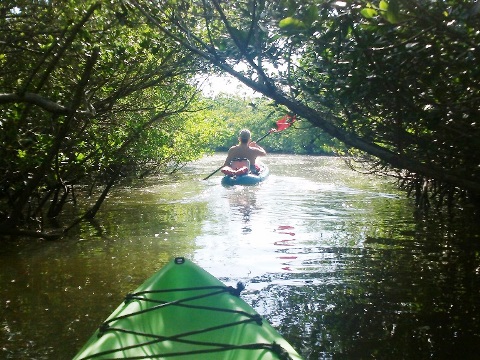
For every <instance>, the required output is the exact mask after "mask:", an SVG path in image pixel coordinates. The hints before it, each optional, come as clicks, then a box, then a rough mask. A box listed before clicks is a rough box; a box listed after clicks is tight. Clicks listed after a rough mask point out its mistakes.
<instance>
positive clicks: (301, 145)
mask: <svg viewBox="0 0 480 360" xmlns="http://www.w3.org/2000/svg"><path fill="white" fill-rule="evenodd" d="M207 103H210V107H209V113H210V114H212V116H213V117H214V118H215V119H218V120H219V121H222V123H223V124H224V130H223V132H222V134H223V136H220V134H217V136H216V139H215V141H214V142H213V143H212V144H213V145H214V149H215V150H216V151H227V150H228V148H229V147H230V146H232V145H234V144H236V143H237V142H238V133H239V130H241V129H244V128H246V129H249V130H250V131H251V132H252V137H253V140H257V139H260V138H262V137H263V136H264V135H265V134H267V133H268V132H269V131H270V130H271V129H276V128H277V126H276V121H278V120H280V119H282V118H283V117H284V116H285V114H286V113H288V111H287V109H285V108H284V107H282V106H276V105H275V104H274V103H272V101H270V100H268V99H265V98H264V97H252V98H241V97H238V96H232V95H228V94H226V93H220V94H219V95H218V96H216V97H215V98H213V99H211V100H209V101H208V102H207ZM202 115H203V116H207V117H208V116H209V115H208V114H207V113H206V112H205V111H204V112H202ZM261 145H262V147H264V148H265V149H266V150H267V152H281V153H291V154H310V155H332V154H335V153H338V152H340V151H342V150H341V149H342V148H343V147H342V145H341V144H340V143H339V142H336V141H335V140H334V139H332V138H331V137H330V136H328V135H327V134H325V133H324V132H323V131H321V130H320V129H318V128H313V127H312V126H311V125H310V124H308V123H302V122H301V121H300V122H295V123H294V124H293V126H291V127H290V128H289V129H288V130H287V131H283V132H282V133H281V134H280V133H278V134H276V133H272V134H270V136H268V137H265V138H264V139H262V142H261Z"/></svg>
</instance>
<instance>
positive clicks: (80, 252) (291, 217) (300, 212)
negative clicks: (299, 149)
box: [0, 155, 480, 359]
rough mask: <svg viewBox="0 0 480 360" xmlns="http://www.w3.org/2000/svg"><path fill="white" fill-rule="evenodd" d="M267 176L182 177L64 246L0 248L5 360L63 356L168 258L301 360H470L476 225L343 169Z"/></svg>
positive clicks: (479, 245)
mask: <svg viewBox="0 0 480 360" xmlns="http://www.w3.org/2000/svg"><path fill="white" fill-rule="evenodd" d="M266 160H267V161H268V164H269V166H270V169H271V175H270V177H269V179H268V180H267V181H266V182H265V183H262V184H260V185H259V186H254V187H232V188H224V187H222V186H221V185H220V176H219V175H218V176H213V177H211V178H210V179H209V180H207V181H203V180H201V179H202V177H204V176H205V175H207V174H208V173H209V172H210V171H212V169H215V168H217V167H218V164H220V163H221V162H222V156H221V155H216V156H213V157H208V158H205V159H202V160H201V161H199V162H196V163H194V164H192V165H190V166H188V167H187V168H186V169H185V170H184V171H183V172H182V173H181V174H178V175H175V176H173V177H166V178H150V179H147V180H145V181H143V182H141V183H139V184H135V185H133V186H129V187H122V188H117V189H116V190H115V191H114V192H113V193H112V194H111V195H110V196H109V198H108V200H107V202H106V203H105V205H104V207H103V208H102V211H101V212H100V213H99V214H98V216H97V221H96V222H95V223H91V224H90V223H84V224H82V225H81V226H80V227H79V228H78V229H76V231H75V232H74V233H72V234H71V235H70V236H69V237H68V238H65V239H62V240H60V241H52V242H42V241H38V240H27V241H24V242H20V243H11V242H6V243H4V244H3V246H2V249H1V250H0V301H1V306H2V315H1V317H0V321H1V327H0V344H1V347H0V358H5V359H69V358H71V357H72V356H73V355H74V354H75V353H76V351H77V350H78V349H79V348H80V347H81V345H82V344H83V343H84V342H85V341H86V340H87V338H88V337H89V336H90V335H91V334H92V333H93V331H94V329H95V327H96V326H98V325H99V324H100V323H101V322H102V321H103V320H104V319H105V318H106V317H107V316H108V315H109V314H110V312H111V311H112V310H113V309H114V308H115V307H116V306H117V305H118V304H119V303H120V302H121V301H122V299H123V296H124V295H125V294H126V293H128V292H129V291H132V290H134V289H135V287H136V286H137V285H139V284H140V283H141V282H143V281H144V280H145V279H146V278H147V277H149V276H150V275H151V274H152V273H153V272H155V271H156V270H157V269H159V268H160V267H161V266H162V265H163V264H165V263H166V262H167V261H168V260H169V259H171V258H172V257H175V256H185V257H187V258H190V259H192V260H193V261H195V262H196V263H198V264H199V265H200V266H202V267H204V268H205V269H206V270H208V271H209V272H211V273H212V274H213V275H215V276H217V277H218V278H220V279H221V280H222V281H224V282H226V283H227V284H229V285H233V284H235V283H236V282H237V281H243V282H245V283H246V286H247V288H246V290H245V291H244V292H243V297H244V299H245V300H246V301H247V302H249V303H250V304H251V305H252V306H254V307H255V309H256V310H257V311H258V312H259V313H260V314H262V315H263V316H264V317H266V318H267V319H268V320H269V321H270V322H271V323H272V324H273V325H274V326H275V327H277V329H279V330H280V332H281V333H282V334H283V335H284V336H285V337H286V338H287V339H288V340H289V341H290V342H291V343H292V345H294V347H296V348H297V349H298V351H299V352H301V353H302V355H303V356H304V357H305V358H306V359H330V358H335V359H352V358H355V359H362V358H365V359H366V358H369V359H370V358H378V359H382V358H395V359H403V358H408V359H426V358H462V359H468V358H472V359H473V358H476V356H477V354H478V353H479V350H480V341H479V340H480V325H479V324H480V321H479V320H480V318H479V315H480V310H479V305H478V304H480V294H479V293H480V292H479V290H480V236H479V234H480V231H479V229H478V224H476V223H475V224H472V223H466V224H463V223H462V222H461V221H460V220H459V219H454V220H449V219H448V218H446V219H444V218H438V219H437V220H436V221H434V222H432V221H429V222H426V221H425V220H424V219H422V218H415V217H414V209H413V208H412V204H411V202H410V201H409V200H408V199H405V197H404V195H403V194H402V193H400V192H398V191H397V190H396V189H395V188H394V187H393V186H391V185H390V184H389V182H388V181H387V180H385V179H378V178H375V177H368V176H365V175H361V174H358V173H354V172H352V171H351V170H349V169H348V168H347V167H346V166H345V165H344V163H343V162H342V160H341V159H336V158H323V157H307V156H285V155H272V156H269V157H268V158H267V159H266Z"/></svg>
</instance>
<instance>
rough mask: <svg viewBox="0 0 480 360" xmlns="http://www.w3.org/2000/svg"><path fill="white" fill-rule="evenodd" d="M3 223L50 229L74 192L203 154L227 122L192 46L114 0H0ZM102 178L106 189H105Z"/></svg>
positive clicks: (25, 229)
mask: <svg viewBox="0 0 480 360" xmlns="http://www.w3.org/2000/svg"><path fill="white" fill-rule="evenodd" d="M0 36H1V41H0V65H1V66H0V74H1V75H0V89H1V90H0V93H1V94H0V141H1V147H0V172H1V174H2V175H1V177H0V233H3V234H12V233H16V234H30V235H34V236H35V235H38V236H45V234H39V233H38V231H39V230H42V229H45V227H46V226H47V225H46V220H47V219H53V218H55V217H56V216H58V215H59V214H60V213H61V212H62V211H63V210H64V208H65V204H67V203H69V202H76V203H78V202H81V201H83V200H85V201H88V202H89V204H90V203H91V200H90V199H89V198H88V196H89V195H90V194H89V193H87V192H86V191H84V189H85V185H87V184H88V186H89V188H90V189H96V190H97V193H98V195H97V196H98V198H97V200H96V201H95V202H94V205H93V206H92V207H91V208H90V209H89V210H88V211H87V212H86V213H85V214H83V215H82V216H80V219H81V218H92V217H94V216H95V213H96V212H97V211H98V209H99V206H100V204H101V203H102V201H103V200H104V198H105V196H106V195H107V193H108V191H109V190H110V188H111V186H113V185H114V184H115V183H116V182H117V181H118V180H119V179H120V178H122V177H125V176H128V175H132V174H137V175H138V174H145V173H149V172H152V171H161V170H166V167H167V166H168V167H169V169H168V170H167V171H171V170H172V169H175V168H177V167H178V166H181V165H182V164H184V163H186V162H188V161H191V160H193V159H196V158H198V157H199V156H201V154H202V153H203V152H204V151H205V149H206V144H207V142H208V141H209V139H210V138H211V137H212V136H213V134H214V133H215V131H216V128H215V127H216V126H217V125H218V123H217V122H215V121H214V119H208V124H206V123H205V119H204V118H203V117H201V116H199V115H198V114H196V113H194V110H197V109H199V108H201V107H203V106H204V105H202V104H201V103H199V101H198V99H197V94H198V92H197V91H196V89H195V88H194V87H193V86H192V85H189V84H193V83H194V78H193V76H194V75H195V72H196V70H197V69H198V66H200V65H201V64H200V63H199V62H196V61H194V59H193V57H192V56H191V54H189V53H187V52H185V51H182V49H179V48H178V47H177V46H176V44H175V43H174V42H172V40H171V39H170V38H168V37H165V36H163V35H161V34H159V33H156V32H153V31H152V29H150V28H149V27H148V26H147V25H145V24H143V23H142V22H140V21H138V19H136V17H135V16H129V18H128V19H127V18H126V17H125V13H124V9H122V8H121V7H120V6H119V5H118V4H114V3H113V2H112V3H109V2H95V1H91V0H87V1H73V0H72V1H35V2H32V1H28V0H25V1H2V4H1V5H0ZM98 189H100V192H98Z"/></svg>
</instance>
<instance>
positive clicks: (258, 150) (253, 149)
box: [223, 129, 267, 173]
mask: <svg viewBox="0 0 480 360" xmlns="http://www.w3.org/2000/svg"><path fill="white" fill-rule="evenodd" d="M238 141H239V144H238V145H234V146H232V147H231V148H230V149H229V150H228V154H227V158H226V159H225V163H224V164H223V166H230V165H231V162H232V161H234V160H236V159H247V160H248V161H249V162H250V171H252V172H254V173H257V167H256V166H255V165H256V164H255V161H256V159H257V157H259V156H265V155H267V152H266V151H265V149H264V148H262V147H261V146H260V145H258V144H257V143H256V142H255V141H252V137H251V133H250V130H248V129H243V130H241V131H240V133H239V136H238Z"/></svg>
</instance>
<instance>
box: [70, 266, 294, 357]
mask: <svg viewBox="0 0 480 360" xmlns="http://www.w3.org/2000/svg"><path fill="white" fill-rule="evenodd" d="M242 289H243V286H241V284H239V285H237V288H233V287H227V286H225V285H224V284H223V283H222V282H221V281H219V280H218V279H217V278H215V277H214V276H212V275H210V274H209V273H208V272H206V271H205V270H203V269H202V268H200V267H199V266H197V265H195V264H194V263H192V262H191V261H189V260H186V259H184V258H176V259H175V260H173V261H171V262H169V263H168V264H167V265H166V266H165V267H163V268H162V269H161V270H160V271H159V272H157V273H156V274H155V275H153V276H152V277H151V278H150V279H148V280H147V281H146V282H145V283H143V285H141V286H140V287H139V288H138V289H137V290H136V291H135V292H134V293H132V294H129V295H127V297H126V299H125V302H124V303H122V304H121V305H120V306H119V307H118V308H117V309H116V310H115V311H114V312H113V313H112V315H110V317H109V318H108V319H107V320H106V321H105V322H104V323H103V325H101V326H100V328H99V329H98V330H97V331H96V332H95V333H94V334H93V336H92V337H91V338H90V339H89V340H88V342H87V343H86V344H85V346H84V347H83V348H82V349H81V350H80V352H79V353H78V354H77V355H76V356H75V358H74V360H80V359H85V360H86V359H163V358H168V359H170V358H172V359H177V358H178V359H192V360H193V359H195V360H207V359H208V360H212V359H213V360H215V359H230V360H234V359H235V360H256V359H258V360H260V359H262V360H268V359H272V360H273V359H277V360H278V359H283V360H286V359H292V360H295V359H301V357H300V355H299V354H298V353H297V352H296V351H295V350H294V349H293V348H292V346H291V345H290V344H289V343H288V342H287V341H286V340H285V339H284V338H283V337H282V336H281V335H280V334H279V333H278V332H277V331H276V330H275V329H274V328H273V327H272V326H271V325H270V324H268V322H266V321H265V320H264V319H262V318H261V317H260V316H259V315H258V314H257V313H256V312H255V311H254V310H253V308H252V307H250V306H249V305H248V304H247V303H246V302H245V301H243V300H242V299H241V298H240V297H239V294H240V291H241V290H242Z"/></svg>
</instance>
